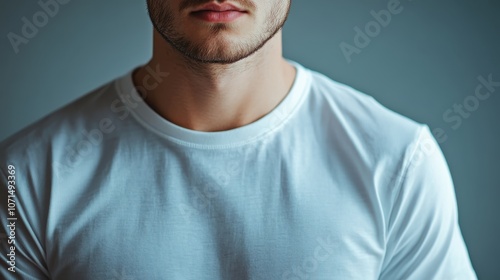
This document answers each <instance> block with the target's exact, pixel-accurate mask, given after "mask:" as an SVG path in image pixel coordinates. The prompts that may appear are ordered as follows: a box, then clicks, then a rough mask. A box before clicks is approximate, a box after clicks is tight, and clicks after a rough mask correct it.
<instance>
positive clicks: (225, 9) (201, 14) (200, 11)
mask: <svg viewBox="0 0 500 280" xmlns="http://www.w3.org/2000/svg"><path fill="white" fill-rule="evenodd" d="M245 14H247V11H245V10H243V9H241V8H238V7H236V6H234V5H232V4H229V3H222V4H216V3H210V4H206V5H203V6H201V7H198V8H196V9H195V10H194V11H192V12H191V15H192V16H194V17H196V18H198V19H200V20H203V21H207V22H232V21H234V20H236V19H238V18H240V17H242V16H244V15H245Z"/></svg>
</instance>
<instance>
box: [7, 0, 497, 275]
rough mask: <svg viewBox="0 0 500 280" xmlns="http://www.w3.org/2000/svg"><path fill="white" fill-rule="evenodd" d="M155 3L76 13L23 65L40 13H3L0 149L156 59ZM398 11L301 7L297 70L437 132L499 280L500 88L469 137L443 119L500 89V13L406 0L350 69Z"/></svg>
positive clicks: (290, 33) (470, 234)
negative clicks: (354, 48)
mask: <svg viewBox="0 0 500 280" xmlns="http://www.w3.org/2000/svg"><path fill="white" fill-rule="evenodd" d="M144 2H145V1H124V0H107V1H97V0H92V1H89V0H87V1H76V0H73V1H69V3H67V4H65V5H61V6H60V10H59V12H58V13H57V14H56V15H55V16H54V17H50V18H49V20H48V23H47V24H46V25H45V26H44V27H42V28H39V30H38V32H37V34H36V36H35V37H33V38H32V39H29V42H28V43H27V44H22V45H20V46H19V53H18V54H16V53H15V52H14V50H13V47H12V46H11V44H10V42H9V40H8V38H7V34H8V33H9V32H14V33H16V34H21V28H22V26H23V22H22V20H21V18H22V17H27V18H28V19H30V20H31V19H32V17H33V15H34V14H35V13H36V12H37V11H40V10H41V8H40V6H39V5H38V4H37V2H36V1H7V0H1V1H0V18H1V23H2V24H1V25H0V35H1V36H2V37H1V39H0V84H1V85H2V86H1V88H0V91H1V92H0V100H1V101H0V140H2V139H4V138H6V137H7V136H9V135H11V134H12V133H14V132H16V131H18V130H19V129H21V128H22V127H24V126H26V125H28V124H29V123H31V122H33V121H35V120H36V119H38V118H40V117H42V116H44V115H46V114H47V113H49V112H50V111H53V110H54V109H57V108H58V107H61V106H62V105H64V104H66V103H68V102H70V101H71V100H74V99H75V98H77V97H78V96H81V95H82V94H84V93H86V92H88V91H90V90H92V89H94V88H96V87H98V86H99V85H101V84H103V83H105V82H107V81H109V80H111V79H113V78H115V77H117V76H119V75H122V74H124V73H126V72H127V71H128V70H130V69H131V68H132V67H134V66H137V65H138V64H141V63H144V62H146V61H147V60H148V58H149V56H150V53H151V50H150V49H151V34H152V31H151V26H150V23H149V19H148V17H147V14H146V10H145V3H144ZM388 2H389V1H379V0H378V1H373V0H370V1H369V0H359V1H353V0H337V1H328V0H323V1H320V0H309V1H294V3H293V8H292V12H291V15H290V18H289V21H288V23H287V25H286V26H285V30H284V45H285V46H284V48H285V56H286V57H287V58H290V59H293V60H296V61H298V62H300V63H302V64H303V65H305V66H307V67H309V68H312V69H314V70H318V71H320V72H322V73H325V74H326V75H328V76H330V77H331V78H333V79H335V80H337V81H340V82H343V83H346V84H349V85H351V86H353V87H355V88H357V89H359V90H361V91H364V92H366V93H368V94H370V95H372V96H374V97H375V98H376V99H377V100H379V101H380V102H381V103H382V104H384V105H385V106H387V107H389V108H391V109H393V110H395V111H397V112H400V113H402V114H404V115H406V116H409V117H410V118H413V119H415V120H417V121H419V122H423V123H427V124H428V125H429V126H430V127H431V128H433V129H435V128H442V129H443V130H444V131H445V132H446V134H447V137H448V139H447V140H446V141H445V142H443V143H441V147H442V149H443V151H444V153H445V156H446V157H447V160H448V162H449V165H450V169H451V172H452V175H453V177H454V181H455V186H456V193H457V200H458V204H459V209H460V211H459V212H460V213H459V214H460V224H461V228H462V232H463V235H464V238H465V240H466V243H467V245H468V248H469V252H470V256H471V259H472V262H473V265H474V267H475V269H476V272H477V274H478V276H479V277H480V279H500V264H499V259H500V242H499V240H498V238H499V237H500V219H499V218H498V215H499V214H500V203H499V197H500V183H499V181H500V170H499V166H500V165H499V164H498V160H497V159H498V158H499V157H500V147H499V145H498V144H499V142H500V141H499V140H500V125H499V120H500V110H499V108H500V96H499V95H500V87H499V88H497V90H496V92H494V93H493V94H492V95H491V97H490V98H488V99H487V100H484V101H481V102H480V104H479V107H478V109H477V110H475V111H473V112H472V113H471V115H470V117H469V118H467V119H463V123H462V125H461V126H460V128H458V129H453V128H452V126H451V123H449V122H446V121H445V120H444V119H443V113H444V112H445V111H446V110H448V109H451V108H452V106H453V104H455V103H457V104H460V103H462V102H463V101H464V98H466V97H467V96H470V95H473V94H474V91H475V88H476V86H477V85H478V83H479V82H478V80H477V77H478V76H480V75H482V76H484V77H487V76H488V75H489V74H493V79H494V80H495V81H500V66H499V65H500V55H499V52H498V51H499V50H500V39H499V38H500V16H499V13H500V4H499V2H498V1H488V0H479V1H478V0H475V1H472V0H470V1H451V0H441V1H431V0H427V1H426V0H413V1H410V0H401V6H402V7H403V11H402V12H401V13H399V14H397V15H393V17H392V19H391V22H390V23H389V24H388V25H387V26H386V27H383V28H382V29H381V31H380V34H378V35H377V36H375V37H374V38H372V39H371V42H370V44H369V45H368V46H367V47H366V48H363V49H362V50H361V53H360V54H355V55H353V56H352V61H351V62H350V63H348V62H347V60H346V58H345V57H344V55H343V53H342V51H341V50H340V48H339V44H340V43H341V42H346V43H349V44H354V35H355V31H354V27H355V26H358V27H361V28H364V27H365V25H366V24H367V23H369V22H370V21H371V20H373V17H372V15H371V14H370V11H372V10H375V11H379V10H381V9H386V8H387V3H388Z"/></svg>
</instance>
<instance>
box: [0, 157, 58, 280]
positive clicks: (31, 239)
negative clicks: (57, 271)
mask: <svg viewBox="0 0 500 280" xmlns="http://www.w3.org/2000/svg"><path fill="white" fill-rule="evenodd" d="M19 167H20V166H19V165H17V166H16V164H12V163H8V162H4V161H3V160H2V162H0V220H1V225H2V226H1V227H0V228H1V231H0V242H1V245H0V250H1V254H0V260H1V262H2V266H1V270H0V279H12V280H14V279H23V280H24V279H28V280H29V279H37V280H40V279H49V277H48V271H47V269H46V265H45V253H44V252H45V250H44V245H43V244H44V240H43V239H44V237H43V234H42V233H41V228H42V227H41V226H40V223H41V221H43V219H42V216H43V214H42V213H41V211H39V209H38V208H37V204H38V203H37V201H38V199H39V198H40V197H38V195H39V193H37V192H36V191H34V190H33V189H32V187H33V184H29V181H30V180H29V178H30V177H29V176H27V175H26V174H24V176H23V175H22V174H23V172H22V170H20V169H21V168H20V169H18V168H19ZM22 169H24V168H22ZM31 179H33V180H34V179H35V178H31ZM21 186H23V187H21ZM30 186H31V187H30Z"/></svg>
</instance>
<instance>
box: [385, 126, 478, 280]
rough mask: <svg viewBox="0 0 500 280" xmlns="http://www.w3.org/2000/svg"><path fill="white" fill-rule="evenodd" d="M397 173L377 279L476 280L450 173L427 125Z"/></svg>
mask: <svg viewBox="0 0 500 280" xmlns="http://www.w3.org/2000/svg"><path fill="white" fill-rule="evenodd" d="M401 174H402V175H401V179H400V180H399V190H398V193H397V194H396V196H395V199H394V203H393V205H392V209H391V212H390V216H389V219H388V222H387V235H386V253H385V257H384V262H383V265H382V270H381V274H380V278H379V279H383V280H385V279H387V280H393V279H418V280H420V279H440V280H441V279H477V277H476V274H475V272H474V269H473V268H472V265H471V262H470V259H469V255H468V252H467V248H466V246H465V243H464V240H463V237H462V233H461V231H460V228H459V224H458V213H457V203H456V198H455V191H454V187H453V182H452V179H451V176H450V172H449V169H448V166H447V164H446V161H445V158H444V156H443V154H442V152H441V150H440V148H439V145H438V144H437V142H436V140H435V139H434V138H433V136H432V134H431V133H430V131H429V128H428V127H427V126H423V127H422V128H421V131H420V135H419V137H418V140H417V141H416V143H415V144H414V145H412V147H411V148H410V149H409V153H408V160H407V161H406V164H405V167H404V168H403V171H402V173H401Z"/></svg>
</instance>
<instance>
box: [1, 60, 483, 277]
mask: <svg viewBox="0 0 500 280" xmlns="http://www.w3.org/2000/svg"><path fill="white" fill-rule="evenodd" d="M290 63H292V64H293V65H294V66H295V67H296V69H297V76H296V79H295V82H294V84H293V87H292V89H291V90H290V92H289V93H288V95H287V96H286V98H285V99H284V100H283V101H282V102H281V103H280V104H279V105H278V106H277V107H276V108H275V109H274V110H273V111H272V112H270V113H269V114H267V115H266V116H265V117H263V118H261V119H259V120H257V121H256V122H254V123H251V124H249V125H246V126H243V127H240V128H237V129H233V130H229V131H223V132H198V131H193V130H189V129H185V128H182V127H179V126H177V125H175V124H173V123H171V122H169V121H167V120H166V119H163V118H162V117H161V116H159V115H158V114H157V113H155V111H153V110H152V109H151V108H150V107H148V105H147V104H146V103H144V102H141V99H140V97H139V95H138V94H137V92H136V91H135V89H134V86H133V83H132V79H131V73H132V71H130V72H129V73H128V74H126V75H124V76H122V77H120V78H118V79H117V80H115V81H113V82H111V83H109V84H107V85H105V86H104V87H102V88H100V89H98V90H96V91H94V92H92V93H90V94H87V95H85V96H84V97H82V98H80V99H78V100H77V101H75V102H73V103H71V104H69V105H67V106H65V107H64V108H62V109H60V110H58V111H56V112H54V113H52V114H50V115H49V116H47V117H46V118H44V119H42V120H40V121H38V122H37V123H35V124H33V125H31V126H29V127H28V128H26V129H24V130H22V131H21V132H19V133H17V134H15V135H14V136H12V137H10V138H8V139H7V140H5V141H3V142H2V143H1V144H0V164H1V170H2V172H1V176H0V178H1V180H0V189H1V192H0V207H1V211H0V218H1V220H2V231H4V234H6V235H7V236H9V235H10V230H8V228H7V223H6V221H7V211H6V209H7V185H8V183H7V176H8V175H9V174H8V173H7V166H8V165H13V166H15V168H16V172H17V173H16V207H17V208H16V209H17V210H16V211H17V212H16V213H17V218H18V219H17V221H16V230H15V241H16V243H15V245H16V259H15V266H16V272H15V273H12V272H9V271H8V270H7V267H8V265H5V264H6V263H7V262H8V259H7V258H8V256H7V253H8V248H7V242H6V241H7V240H6V239H8V238H5V236H4V238H3V240H1V241H2V251H1V252H2V253H1V257H0V259H1V261H2V263H3V264H4V265H3V266H2V269H1V270H0V276H1V277H0V278H2V279H47V278H49V277H50V279H61V280H63V279H93V280H98V279H193V280H199V279H237V280H244V279H253V280H257V279H273V280H274V279H360V280H366V279H387V280H394V279H418V280H420V279H421V280H429V279H437V280H442V279H476V275H475V273H474V270H473V268H472V266H471V262H470V260H469V256H468V253H467V249H466V246H465V244H464V240H463V238H462V234H461V232H460V228H459V225H458V217H457V204H456V199H455V193H454V188H453V183H452V179H451V177H450V173H449V171H448V167H447V164H446V161H445V159H444V157H443V155H442V153H441V151H440V149H439V147H438V145H437V143H436V141H435V140H434V138H433V137H432V135H431V133H430V131H429V129H428V127H427V126H426V125H422V124H418V123H416V122H414V121H412V120H409V119H407V118H405V117H403V116H401V115H399V114H396V113H394V112H392V111H390V110H388V109H386V108H385V107H383V106H382V105H380V104H379V103H377V102H376V101H375V100H374V99H373V98H372V97H370V96H367V95H365V94H363V93H360V92H359V91H357V90H355V89H353V88H351V87H348V86H345V85H342V84H340V83H337V82H335V81H332V80H331V79H329V78H327V77H325V76H323V75H321V74H319V73H317V72H314V71H311V70H309V69H306V68H304V67H303V66H301V65H300V64H298V63H296V62H293V61H290ZM9 246H10V245H9Z"/></svg>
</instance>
